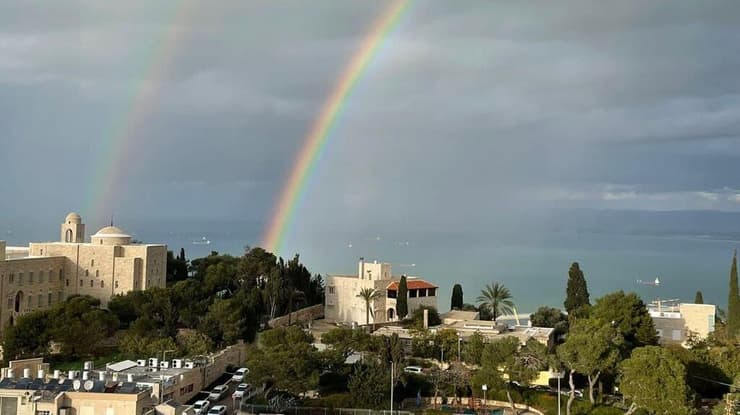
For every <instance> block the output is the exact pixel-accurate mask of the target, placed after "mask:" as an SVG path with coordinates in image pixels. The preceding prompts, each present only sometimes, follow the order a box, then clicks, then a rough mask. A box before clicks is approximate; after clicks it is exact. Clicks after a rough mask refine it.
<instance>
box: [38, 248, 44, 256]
mask: <svg viewBox="0 0 740 415" xmlns="http://www.w3.org/2000/svg"><path fill="white" fill-rule="evenodd" d="M39 255H40V256H44V248H41V249H40V250H39Z"/></svg>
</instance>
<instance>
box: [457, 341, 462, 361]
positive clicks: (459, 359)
mask: <svg viewBox="0 0 740 415" xmlns="http://www.w3.org/2000/svg"><path fill="white" fill-rule="evenodd" d="M461 343H462V335H458V336H457V361H458V362H460V361H462V358H461V357H460V344H461Z"/></svg>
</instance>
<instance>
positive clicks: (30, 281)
mask: <svg viewBox="0 0 740 415" xmlns="http://www.w3.org/2000/svg"><path fill="white" fill-rule="evenodd" d="M28 284H29V285H30V284H33V271H31V272H29V273H28Z"/></svg>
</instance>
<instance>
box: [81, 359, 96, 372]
mask: <svg viewBox="0 0 740 415" xmlns="http://www.w3.org/2000/svg"><path fill="white" fill-rule="evenodd" d="M93 364H94V362H92V361H90V360H88V361H86V362H85V363H83V368H84V369H85V370H93Z"/></svg>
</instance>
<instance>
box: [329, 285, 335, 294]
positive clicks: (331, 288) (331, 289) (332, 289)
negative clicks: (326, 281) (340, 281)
mask: <svg viewBox="0 0 740 415" xmlns="http://www.w3.org/2000/svg"><path fill="white" fill-rule="evenodd" d="M329 294H334V287H333V286H331V287H329Z"/></svg>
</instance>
